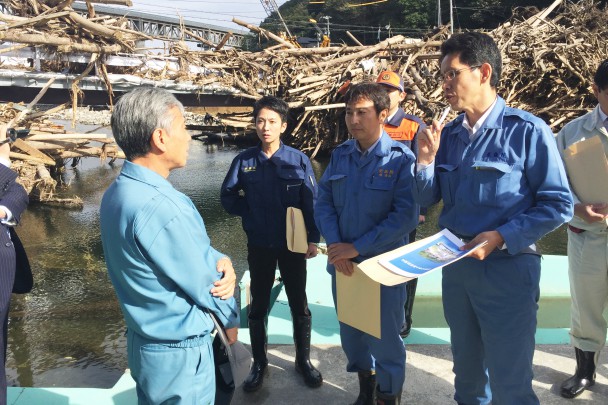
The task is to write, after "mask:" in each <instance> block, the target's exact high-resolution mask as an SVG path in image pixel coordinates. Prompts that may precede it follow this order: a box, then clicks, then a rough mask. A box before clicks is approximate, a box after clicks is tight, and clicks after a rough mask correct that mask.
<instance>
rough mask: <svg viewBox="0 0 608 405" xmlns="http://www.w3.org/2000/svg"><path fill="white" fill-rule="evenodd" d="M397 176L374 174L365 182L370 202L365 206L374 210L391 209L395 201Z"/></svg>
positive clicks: (367, 197)
mask: <svg viewBox="0 0 608 405" xmlns="http://www.w3.org/2000/svg"><path fill="white" fill-rule="evenodd" d="M395 180H396V176H394V177H393V176H391V177H381V176H373V177H371V178H370V179H369V180H367V181H366V182H365V193H366V195H365V197H364V198H365V199H366V200H367V201H368V203H367V204H366V205H364V206H366V207H369V208H370V209H371V210H372V211H374V212H378V211H382V212H384V211H386V210H390V207H391V205H392V202H393V195H394V193H393V191H394V189H395Z"/></svg>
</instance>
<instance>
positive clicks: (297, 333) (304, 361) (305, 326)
mask: <svg viewBox="0 0 608 405" xmlns="http://www.w3.org/2000/svg"><path fill="white" fill-rule="evenodd" d="M292 318H293V340H294V342H295V344H296V371H297V372H298V373H300V374H302V376H303V377H304V382H305V383H306V385H308V386H309V387H311V388H317V387H320V386H321V384H323V376H322V375H321V373H320V372H319V370H317V369H316V368H315V366H313V365H312V363H311V362H310V327H311V317H310V316H296V317H292Z"/></svg>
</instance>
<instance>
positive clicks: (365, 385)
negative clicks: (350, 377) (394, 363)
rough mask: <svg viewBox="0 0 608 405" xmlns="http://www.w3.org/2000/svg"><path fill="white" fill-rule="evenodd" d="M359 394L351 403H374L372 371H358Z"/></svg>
mask: <svg viewBox="0 0 608 405" xmlns="http://www.w3.org/2000/svg"><path fill="white" fill-rule="evenodd" d="M357 375H358V377H359V396H358V397H357V400H356V401H355V402H354V403H353V404H352V405H376V375H375V374H374V373H373V372H372V371H359V372H358V373H357Z"/></svg>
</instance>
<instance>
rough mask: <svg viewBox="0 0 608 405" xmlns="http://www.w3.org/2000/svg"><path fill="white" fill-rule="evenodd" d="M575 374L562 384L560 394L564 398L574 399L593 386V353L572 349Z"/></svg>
mask: <svg viewBox="0 0 608 405" xmlns="http://www.w3.org/2000/svg"><path fill="white" fill-rule="evenodd" d="M574 354H575V355H576V372H575V373H574V375H573V376H572V377H570V378H568V379H567V380H566V381H564V382H563V383H562V386H561V390H560V394H561V396H562V397H564V398H576V397H577V396H579V395H580V394H581V393H582V392H583V391H585V390H586V389H587V388H589V387H591V386H593V384H595V354H596V353H595V352H585V351H583V350H581V349H578V348H576V347H575V348H574Z"/></svg>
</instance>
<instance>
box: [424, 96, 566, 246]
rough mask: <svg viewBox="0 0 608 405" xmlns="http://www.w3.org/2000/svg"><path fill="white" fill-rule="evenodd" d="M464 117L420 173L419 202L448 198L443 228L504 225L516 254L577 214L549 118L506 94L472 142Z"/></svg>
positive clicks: (467, 230)
mask: <svg viewBox="0 0 608 405" xmlns="http://www.w3.org/2000/svg"><path fill="white" fill-rule="evenodd" d="M463 119H464V114H461V115H459V116H458V117H457V118H456V119H455V120H453V121H452V122H450V123H448V124H447V125H446V126H445V127H444V129H443V131H442V133H441V143H440V145H439V150H438V151H437V155H436V156H435V161H434V164H431V165H429V166H427V167H426V168H425V169H423V170H420V171H418V173H417V175H416V187H414V197H415V198H416V200H417V202H418V203H419V204H421V205H423V206H431V205H433V204H435V203H437V202H438V201H439V200H443V210H442V212H441V215H440V217H439V227H440V228H442V229H443V228H447V229H449V230H450V231H452V232H454V233H455V234H457V235H459V236H461V237H465V238H473V237H475V236H477V235H478V234H479V233H481V232H485V231H494V230H496V231H498V232H499V233H500V234H501V235H502V237H503V238H504V240H505V243H506V246H507V249H508V251H509V253H511V254H516V253H519V252H521V251H522V250H523V249H524V248H526V247H528V246H531V245H533V244H534V243H535V242H536V241H537V240H538V239H540V238H541V237H542V236H543V235H545V234H547V233H548V232H551V231H552V230H554V229H555V228H557V227H558V226H560V225H561V224H563V223H564V222H566V221H568V220H569V219H570V218H572V213H573V203H572V195H571V194H570V189H569V187H568V180H567V178H566V174H565V171H564V167H563V165H562V161H561V159H560V156H559V153H558V151H557V148H556V145H555V141H554V140H553V134H552V133H551V129H550V128H549V127H548V126H547V124H545V123H544V122H543V121H542V120H541V119H540V118H538V117H536V116H534V115H532V114H530V113H528V112H526V111H522V110H518V109H515V108H510V107H507V106H506V105H505V101H504V100H503V99H502V98H500V97H498V99H497V101H496V105H495V106H494V108H493V109H492V111H491V112H490V115H489V116H488V118H487V120H486V121H485V122H484V124H483V125H482V127H481V128H480V129H479V132H478V134H477V137H476V138H475V139H474V140H473V141H472V142H471V141H470V140H469V133H468V132H467V130H466V129H465V128H464V127H463V126H462V121H463Z"/></svg>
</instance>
